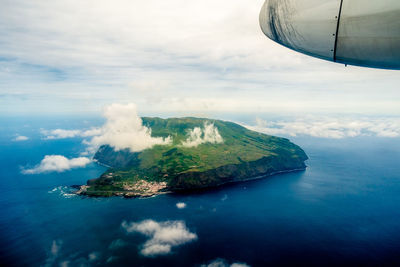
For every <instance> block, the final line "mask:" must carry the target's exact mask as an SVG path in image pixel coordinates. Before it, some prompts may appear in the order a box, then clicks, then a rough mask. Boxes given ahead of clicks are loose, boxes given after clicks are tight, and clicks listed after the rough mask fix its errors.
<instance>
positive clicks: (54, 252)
mask: <svg viewBox="0 0 400 267" xmlns="http://www.w3.org/2000/svg"><path fill="white" fill-rule="evenodd" d="M62 244H63V241H62V240H53V242H52V243H51V247H50V251H49V253H48V257H47V259H46V261H45V264H44V266H45V267H50V266H54V263H55V261H56V260H57V258H58V257H59V256H60V252H61V248H62Z"/></svg>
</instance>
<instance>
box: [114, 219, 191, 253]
mask: <svg viewBox="0 0 400 267" xmlns="http://www.w3.org/2000/svg"><path fill="white" fill-rule="evenodd" d="M121 226H122V228H123V229H124V230H125V231H126V232H127V233H140V234H143V235H145V236H147V238H148V240H147V241H146V242H145V243H144V244H143V245H142V247H141V250H140V253H141V254H142V255H143V256H145V257H155V256H158V255H166V254H169V253H171V252H172V249H173V248H174V247H177V246H181V245H184V244H186V243H189V242H193V241H195V240H197V235H196V234H195V233H192V232H190V231H189V229H188V228H187V227H186V224H185V222H183V221H165V222H156V221H153V220H145V221H141V222H138V223H135V222H131V223H128V222H126V221H124V222H122V224H121Z"/></svg>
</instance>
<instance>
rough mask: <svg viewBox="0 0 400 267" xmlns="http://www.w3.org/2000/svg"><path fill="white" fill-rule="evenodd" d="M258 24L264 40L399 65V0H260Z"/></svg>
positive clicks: (342, 59)
mask: <svg viewBox="0 0 400 267" xmlns="http://www.w3.org/2000/svg"><path fill="white" fill-rule="evenodd" d="M260 25H261V29H262V31H263V32H264V33H265V35H267V36H268V37H269V38H270V39H272V40H274V41H275V42H277V43H280V44H282V45H284V46H286V47H288V48H291V49H293V50H296V51H299V52H301V53H304V54H308V55H311V56H314V57H318V58H322V59H326V60H330V61H335V62H339V63H343V64H350V65H357V66H364V67H373V68H384V69H400V0H376V1H368V0H266V1H265V3H264V5H263V7H262V9H261V13H260Z"/></svg>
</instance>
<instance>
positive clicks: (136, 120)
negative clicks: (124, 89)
mask: <svg viewBox="0 0 400 267" xmlns="http://www.w3.org/2000/svg"><path fill="white" fill-rule="evenodd" d="M104 117H105V118H106V119H107V121H106V123H105V124H104V125H103V126H102V127H101V128H100V129H99V132H98V133H99V135H95V136H94V137H93V138H92V139H91V140H90V141H89V142H88V144H89V145H90V146H92V147H99V146H101V145H109V146H111V147H113V148H114V150H115V151H118V150H122V149H129V150H130V151H131V152H138V151H142V150H144V149H146V148H151V147H153V146H154V145H168V144H171V143H172V138H171V137H167V138H162V137H152V136H151V129H150V128H148V127H146V126H144V125H143V122H142V119H141V118H140V117H139V115H138V114H137V110H136V105H135V104H132V103H130V104H126V105H123V104H112V105H109V106H107V107H106V108H105V110H104Z"/></svg>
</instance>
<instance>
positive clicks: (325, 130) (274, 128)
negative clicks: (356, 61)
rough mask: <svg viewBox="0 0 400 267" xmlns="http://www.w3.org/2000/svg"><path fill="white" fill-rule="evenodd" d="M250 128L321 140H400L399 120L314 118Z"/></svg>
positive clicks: (259, 122)
mask: <svg viewBox="0 0 400 267" xmlns="http://www.w3.org/2000/svg"><path fill="white" fill-rule="evenodd" d="M246 127H248V128H249V129H252V130H255V131H259V132H263V133H267V134H271V135H289V136H297V135H308V136H313V137H320V138H335V139H340V138H345V137H357V136H378V137H392V138H394V137H400V118H398V117H381V118H376V117H372V118H349V117H340V116H338V117H315V116H308V117H306V118H301V119H294V120H285V121H265V120H262V119H257V121H256V125H255V126H246Z"/></svg>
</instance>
